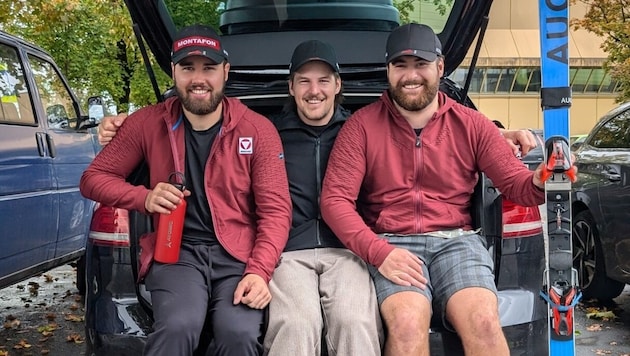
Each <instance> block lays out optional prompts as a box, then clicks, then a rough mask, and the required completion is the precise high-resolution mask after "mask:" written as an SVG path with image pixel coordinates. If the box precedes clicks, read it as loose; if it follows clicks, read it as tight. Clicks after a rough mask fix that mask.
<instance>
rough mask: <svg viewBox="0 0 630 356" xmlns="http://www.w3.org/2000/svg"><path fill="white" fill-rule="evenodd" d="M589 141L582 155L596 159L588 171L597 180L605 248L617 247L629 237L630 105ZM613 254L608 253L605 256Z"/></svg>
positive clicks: (606, 249)
mask: <svg viewBox="0 0 630 356" xmlns="http://www.w3.org/2000/svg"><path fill="white" fill-rule="evenodd" d="M588 144H589V147H587V148H588V149H587V150H582V151H580V155H581V156H580V158H582V156H585V155H588V157H589V158H588V161H591V162H593V164H591V165H590V167H589V168H588V169H589V172H591V173H593V174H595V175H596V177H597V180H598V198H599V206H600V209H599V210H600V212H601V216H602V219H601V220H600V221H602V222H603V223H602V226H601V230H600V231H601V234H600V235H601V236H600V239H601V243H602V249H603V250H604V251H614V250H616V249H617V248H616V246H617V245H618V244H619V243H622V241H624V240H629V239H630V228H629V227H630V225H629V224H628V222H629V221H630V182H629V180H630V109H627V110H625V111H623V112H620V113H618V114H617V115H615V116H613V117H611V118H608V119H607V121H606V122H603V123H602V124H601V125H600V126H599V128H598V129H597V131H596V132H594V133H593V135H592V136H591V137H590V140H589V142H588ZM613 255H614V254H608V253H606V254H605V256H606V258H611V256H613ZM620 257H621V256H620ZM616 265H618V263H617V262H612V261H610V263H606V266H616Z"/></svg>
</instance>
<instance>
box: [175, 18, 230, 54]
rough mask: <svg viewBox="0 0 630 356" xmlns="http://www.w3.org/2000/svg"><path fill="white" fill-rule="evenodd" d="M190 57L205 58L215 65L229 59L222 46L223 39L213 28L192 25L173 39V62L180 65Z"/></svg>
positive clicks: (183, 29)
mask: <svg viewBox="0 0 630 356" xmlns="http://www.w3.org/2000/svg"><path fill="white" fill-rule="evenodd" d="M189 56H204V57H207V58H210V59H211V60H213V61H214V62H215V63H221V62H223V61H224V60H227V59H228V53H227V51H226V50H225V49H223V46H222V45H221V39H220V37H219V35H218V34H217V32H216V31H215V30H214V29H212V28H211V27H208V26H204V25H192V26H188V27H184V28H182V29H181V30H180V31H179V32H177V34H176V35H175V38H174V39H173V47H172V50H171V61H172V62H173V64H177V63H179V62H180V61H181V60H182V59H184V58H186V57H189Z"/></svg>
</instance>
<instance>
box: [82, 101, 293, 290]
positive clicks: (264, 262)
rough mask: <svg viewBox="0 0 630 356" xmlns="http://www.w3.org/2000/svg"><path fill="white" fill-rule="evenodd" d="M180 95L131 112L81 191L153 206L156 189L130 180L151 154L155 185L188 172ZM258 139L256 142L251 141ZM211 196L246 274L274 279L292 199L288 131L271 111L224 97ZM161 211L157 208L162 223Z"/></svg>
mask: <svg viewBox="0 0 630 356" xmlns="http://www.w3.org/2000/svg"><path fill="white" fill-rule="evenodd" d="M182 119H183V115H182V108H181V103H180V101H179V99H177V98H169V99H168V100H166V101H165V102H164V103H160V104H157V105H153V106H149V107H146V108H143V109H140V110H138V111H137V112H135V113H133V114H132V115H130V116H129V117H128V118H127V120H125V124H124V125H123V126H122V127H121V128H120V129H119V131H118V133H117V134H116V137H115V138H114V139H113V140H112V141H111V142H110V143H109V144H108V145H107V146H105V147H104V148H103V150H102V151H101V152H100V153H99V154H98V155H97V156H96V158H95V159H94V161H93V162H92V164H90V166H89V167H88V168H87V169H86V171H85V172H84V173H83V176H82V177H81V184H80V189H81V193H82V194H83V195H84V196H86V197H88V198H90V199H92V200H95V201H98V202H101V203H103V204H105V205H109V206H115V207H119V208H124V209H128V210H138V211H140V212H142V213H145V214H146V213H147V212H146V210H145V206H144V203H145V199H146V197H147V195H148V194H149V190H148V189H147V188H145V187H143V186H134V185H131V184H129V183H127V182H125V178H126V177H127V176H128V175H129V174H130V173H131V172H132V170H133V169H134V168H135V167H136V166H138V164H139V163H140V162H142V161H143V160H145V161H146V162H148V166H149V176H150V186H151V187H155V185H156V184H157V183H159V182H167V181H168V176H169V174H170V173H171V172H174V171H176V170H177V171H181V172H183V171H184V167H185V163H184V158H185V156H184V154H185V152H184V151H185V144H184V124H183V123H182V122H181V120H182ZM248 142H251V146H248ZM205 181H206V195H207V197H208V204H209V206H210V211H211V212H212V222H213V225H214V228H215V232H216V235H217V239H218V240H219V242H220V243H221V245H222V246H223V247H224V248H225V250H226V251H227V252H228V253H229V254H230V255H232V256H233V257H234V258H236V259H238V260H239V261H242V262H244V263H246V269H245V274H248V273H254V274H257V275H259V276H261V277H263V278H264V279H265V280H266V281H267V282H269V280H270V279H271V275H272V273H273V270H274V268H275V266H276V264H277V263H278V260H279V258H280V254H281V253H282V250H283V249H284V246H285V245H286V242H287V238H288V235H289V228H290V226H291V199H290V196H289V188H288V182H287V175H286V169H285V164H284V154H283V151H282V144H281V142H280V137H279V135H278V132H277V131H276V129H275V127H274V126H273V124H272V123H271V122H270V121H269V120H267V119H266V118H265V117H263V116H261V115H259V114H257V113H255V112H254V111H252V110H250V109H248V108H247V107H246V106H245V105H244V104H242V103H241V102H240V101H239V100H238V99H235V98H224V99H223V123H222V127H221V129H220V131H219V134H218V135H217V138H216V140H215V142H214V143H213V146H212V148H211V150H210V156H209V158H208V162H207V163H206V167H205ZM157 217H158V214H154V226H157Z"/></svg>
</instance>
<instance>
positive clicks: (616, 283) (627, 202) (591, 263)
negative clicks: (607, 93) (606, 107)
mask: <svg viewBox="0 0 630 356" xmlns="http://www.w3.org/2000/svg"><path fill="white" fill-rule="evenodd" d="M575 155H576V164H575V165H576V166H577V168H578V181H577V182H576V183H574V184H573V205H572V209H573V211H572V215H573V265H574V267H575V268H576V269H577V270H578V274H579V276H580V287H581V288H582V293H583V295H584V297H586V298H598V299H601V300H608V299H611V298H615V297H617V296H618V295H620V294H621V292H622V291H623V289H624V287H625V285H626V284H627V283H630V258H629V256H630V102H627V103H624V104H621V105H619V106H618V107H617V108H615V109H613V110H611V111H610V112H608V113H607V114H606V115H604V116H603V117H602V118H601V119H600V121H599V122H598V123H597V125H595V127H593V129H592V130H591V132H590V133H589V134H588V136H587V138H586V139H585V140H584V142H583V143H582V145H581V146H580V148H579V149H578V150H577V151H575Z"/></svg>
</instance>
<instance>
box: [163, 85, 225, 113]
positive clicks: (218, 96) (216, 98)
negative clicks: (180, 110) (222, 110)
mask: <svg viewBox="0 0 630 356" xmlns="http://www.w3.org/2000/svg"><path fill="white" fill-rule="evenodd" d="M174 82H175V92H176V93H177V97H178V98H179V100H180V101H181V102H182V106H183V107H184V109H186V110H188V111H190V112H191V113H193V114H195V115H208V114H210V113H213V112H215V111H216V110H217V108H218V107H219V104H220V103H221V100H223V88H224V87H225V86H223V87H221V88H220V89H218V90H211V91H210V100H198V99H193V98H191V97H190V95H189V94H188V89H192V88H199V86H190V87H188V88H183V89H181V88H179V87H178V86H177V81H174ZM203 89H208V88H207V87H203Z"/></svg>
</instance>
